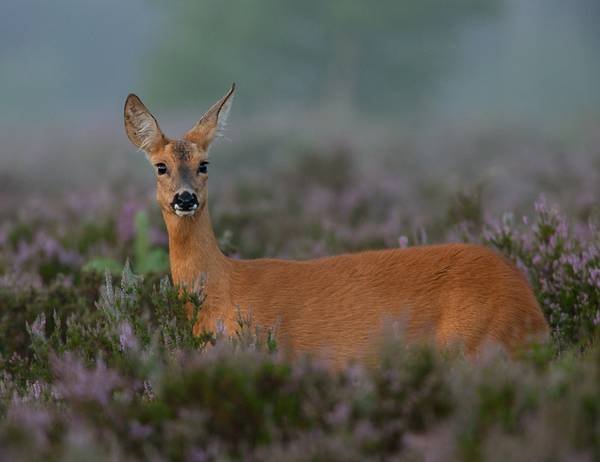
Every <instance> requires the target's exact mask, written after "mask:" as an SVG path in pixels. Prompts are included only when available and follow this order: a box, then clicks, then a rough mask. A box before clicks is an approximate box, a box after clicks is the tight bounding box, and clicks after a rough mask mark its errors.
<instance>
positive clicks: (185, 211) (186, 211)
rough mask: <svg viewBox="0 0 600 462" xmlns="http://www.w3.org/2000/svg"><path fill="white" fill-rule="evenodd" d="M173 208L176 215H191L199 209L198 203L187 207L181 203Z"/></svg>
mask: <svg viewBox="0 0 600 462" xmlns="http://www.w3.org/2000/svg"><path fill="white" fill-rule="evenodd" d="M173 210H174V211H175V215H177V216H178V217H189V216H191V215H193V214H194V213H196V210H198V204H193V205H191V206H189V207H185V208H184V207H181V206H180V205H179V204H175V205H174V206H173Z"/></svg>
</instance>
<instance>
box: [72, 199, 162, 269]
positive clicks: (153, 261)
mask: <svg viewBox="0 0 600 462" xmlns="http://www.w3.org/2000/svg"><path fill="white" fill-rule="evenodd" d="M134 224H135V235H134V240H133V257H134V259H133V265H134V268H135V269H136V271H137V272H139V273H141V274H148V273H164V272H165V271H167V270H168V269H169V256H168V254H167V253H166V252H165V250H164V249H162V248H159V247H156V248H154V247H152V245H151V243H150V221H149V220H148V214H147V213H146V212H145V211H140V212H138V213H137V214H136V215H135V220H134ZM121 268H122V264H121V263H119V262H118V261H117V260H115V259H112V258H103V257H96V258H92V259H91V260H89V261H88V262H87V263H86V264H85V265H84V267H83V270H84V271H95V272H101V273H102V272H104V271H109V272H110V273H112V274H117V273H118V272H119V271H120V270H121Z"/></svg>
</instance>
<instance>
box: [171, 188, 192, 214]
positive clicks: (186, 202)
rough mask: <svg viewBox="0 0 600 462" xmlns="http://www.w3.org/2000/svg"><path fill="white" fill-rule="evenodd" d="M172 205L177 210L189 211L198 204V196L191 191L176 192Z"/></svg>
mask: <svg viewBox="0 0 600 462" xmlns="http://www.w3.org/2000/svg"><path fill="white" fill-rule="evenodd" d="M171 205H172V206H173V208H174V209H175V210H181V211H183V212H189V211H190V210H194V209H195V208H196V207H197V206H198V198H197V197H196V195H195V194H193V193H191V192H189V191H183V192H182V193H177V194H175V197H174V198H173V203H172V204H171Z"/></svg>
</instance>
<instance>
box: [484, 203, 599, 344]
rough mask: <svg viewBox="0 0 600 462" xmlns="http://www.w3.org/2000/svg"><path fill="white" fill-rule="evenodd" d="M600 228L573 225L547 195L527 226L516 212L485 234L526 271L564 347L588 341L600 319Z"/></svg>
mask: <svg viewBox="0 0 600 462" xmlns="http://www.w3.org/2000/svg"><path fill="white" fill-rule="evenodd" d="M599 238H600V235H599V234H598V228H597V227H596V226H595V225H594V224H593V222H589V223H588V224H587V226H580V227H578V228H577V229H572V227H570V226H569V224H568V221H567V218H566V216H565V215H564V214H563V213H561V212H560V210H559V209H558V207H557V206H551V205H549V204H548V202H547V201H546V199H544V198H540V199H539V200H538V201H537V202H536V203H535V216H534V218H533V220H532V222H530V221H529V219H528V218H527V217H524V218H523V222H522V226H518V225H517V223H515V220H514V217H513V215H511V214H506V215H504V217H503V220H502V221H501V222H497V223H495V224H494V225H493V226H491V227H490V228H488V229H487V230H486V232H485V234H484V240H485V241H486V242H488V243H489V244H491V245H493V246H495V247H496V248H498V249H499V250H500V251H501V252H502V253H504V254H505V255H507V256H508V257H510V258H512V259H513V260H514V261H515V262H516V263H517V265H518V266H519V267H520V268H521V269H522V270H524V271H525V273H526V274H527V276H528V278H529V280H530V281H531V283H532V284H533V287H534V289H535V292H536V295H537V297H538V300H539V301H540V304H541V305H542V308H543V309H544V313H545V314H546V317H547V319H548V321H549V323H550V325H551V327H552V333H553V337H554V339H555V340H556V342H557V345H558V346H559V347H560V348H564V347H566V346H568V345H571V344H579V345H585V344H586V343H588V342H589V341H590V339H592V337H593V336H594V334H595V333H596V332H597V331H598V324H600V253H599V251H598V249H599V244H600V243H599Z"/></svg>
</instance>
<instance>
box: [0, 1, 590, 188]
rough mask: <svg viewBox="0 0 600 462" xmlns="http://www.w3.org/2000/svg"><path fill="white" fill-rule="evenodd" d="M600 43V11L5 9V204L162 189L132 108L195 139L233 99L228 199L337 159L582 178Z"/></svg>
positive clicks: (276, 6) (9, 4) (107, 4)
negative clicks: (85, 189) (231, 192)
mask: <svg viewBox="0 0 600 462" xmlns="http://www.w3.org/2000/svg"><path fill="white" fill-rule="evenodd" d="M599 25H600V3H599V2H598V1H597V0H572V1H569V2H565V1H563V0H456V1H453V2H447V1H444V0H406V1H403V2H397V1H394V0H381V1H379V2H377V3H375V4H374V3H368V2H361V1H345V2H322V1H319V0H305V1H302V2H296V1H293V0H286V1H282V0H248V1H245V2H233V1H231V0H204V1H201V2H197V1H193V0H177V1H173V2H168V3H167V2H160V1H158V0H129V1H121V0H105V1H102V2H93V1H91V0H55V1H53V2H47V1H45V0H5V1H3V2H2V6H0V136H1V138H2V144H1V145H0V180H1V181H0V184H2V186H0V188H2V189H3V190H4V191H19V190H31V189H33V190H35V191H39V192H40V193H46V192H48V191H62V190H66V189H71V188H78V187H81V186H82V185H83V186H90V187H91V186H92V185H96V184H99V185H101V184H111V185H112V184H118V185H122V184H128V183H131V184H134V183H135V182H136V181H140V182H142V184H144V185H151V184H152V181H153V180H152V175H151V174H150V170H149V169H148V168H145V167H142V166H144V162H145V160H144V159H143V156H142V155H138V154H136V153H135V150H134V148H133V147H132V146H131V145H130V144H129V141H128V140H127V138H126V136H125V134H124V131H123V127H122V105H123V102H124V100H125V97H126V96H127V94H128V93H130V92H135V93H136V94H138V95H139V96H140V97H141V98H142V100H143V101H144V102H145V104H146V105H147V106H148V107H149V108H150V109H151V111H152V112H153V113H154V114H155V115H156V116H157V118H158V120H159V123H160V125H161V127H162V128H163V130H164V131H165V132H166V134H167V135H169V136H180V135H181V134H182V133H183V132H185V130H187V129H188V128H189V127H191V126H192V125H193V123H194V122H195V121H196V120H197V119H198V118H199V117H200V116H201V115H202V113H203V111H205V110H206V109H207V108H208V107H209V106H210V105H211V104H212V103H213V102H214V101H216V100H217V99H218V98H220V97H221V96H222V95H223V94H224V93H225V92H226V91H227V89H228V88H229V86H230V85H231V83H232V82H236V83H237V85H238V90H237V94H236V100H235V102H234V106H233V110H232V113H231V115H230V123H229V132H228V135H227V140H225V141H221V142H220V144H221V146H219V147H218V148H215V151H216V152H215V153H214V154H213V157H214V162H213V164H215V169H216V173H215V176H219V178H221V179H222V180H223V181H226V180H227V178H228V177H227V174H228V173H230V172H232V171H237V170H240V169H242V170H244V169H249V170H252V169H261V168H264V167H265V166H266V165H269V166H270V165H272V164H273V163H275V164H278V163H285V162H288V161H289V160H290V159H293V158H294V156H296V155H297V154H298V152H305V151H311V150H314V149H319V148H321V147H323V146H325V147H330V146H344V149H347V150H348V151H350V152H352V153H353V155H355V156H356V157H357V158H358V160H359V162H363V163H366V164H367V166H368V164H372V163H377V164H380V165H385V166H389V167H390V168H395V169H398V171H401V170H406V169H408V168H411V169H412V168H417V167H415V166H418V168H417V170H415V171H417V172H428V174H430V175H434V176H435V175H437V176H443V177H444V178H446V179H448V178H449V180H448V181H451V182H452V181H454V183H457V182H460V181H464V180H465V178H467V179H468V178H469V177H471V176H473V175H482V174H485V175H488V176H490V175H491V176H494V175H495V176H496V177H498V178H499V179H498V181H497V184H498V185H499V186H498V190H499V191H501V190H502V188H504V189H506V186H505V185H506V181H514V180H515V178H516V177H518V176H519V175H520V174H521V175H522V176H523V178H522V181H521V183H522V184H523V185H527V183H528V178H529V177H528V176H527V175H530V173H531V172H537V173H539V172H540V171H543V169H544V164H545V163H550V162H552V163H554V164H556V162H564V163H565V168H564V169H561V171H562V172H563V173H565V175H567V174H568V173H569V170H570V169H573V168H582V169H587V168H589V165H592V164H594V162H596V160H595V159H596V158H597V155H598V152H597V149H596V148H594V146H595V147H597V146H598V144H597V143H595V141H597V138H598V135H597V133H598V128H599V127H600V91H599V89H598V83H599V82H600V27H598V26H599ZM542 147H543V149H542ZM567 151H568V152H569V155H568V156H566V157H565V152H567ZM217 154H218V155H217ZM528 165H530V168H529V169H528V168H525V167H526V166H528ZM577 165H579V166H580V167H576V166H577ZM573 166H575V167H573ZM554 167H556V165H554ZM555 170H556V169H555ZM481 172H485V173H481ZM490 172H491V173H490ZM523 172H529V173H523ZM452 178H454V179H452ZM214 181H215V180H213V183H214ZM503 185H504V186H503ZM517 190H518V188H517ZM0 191H1V190H0Z"/></svg>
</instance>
